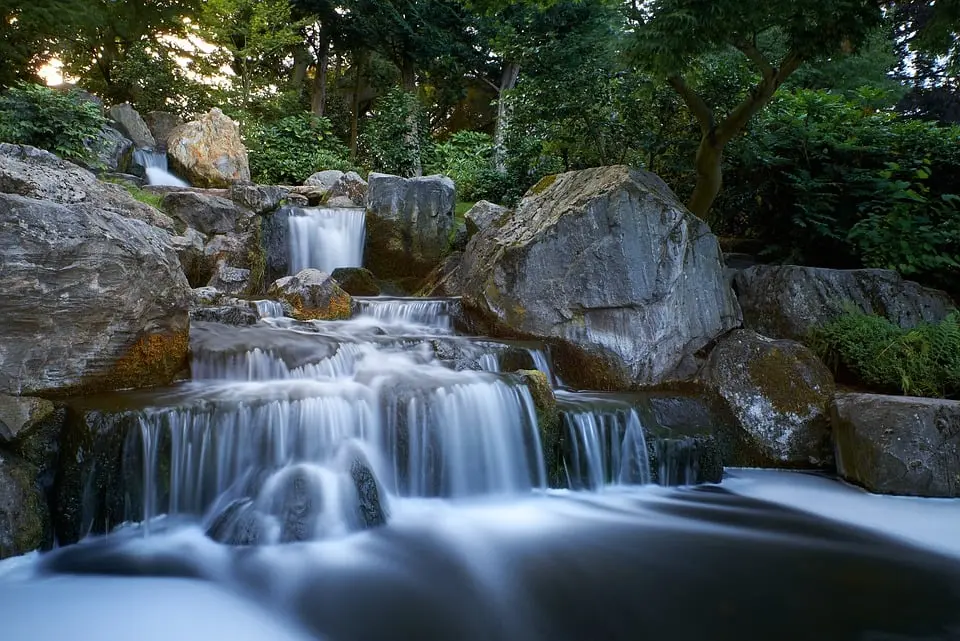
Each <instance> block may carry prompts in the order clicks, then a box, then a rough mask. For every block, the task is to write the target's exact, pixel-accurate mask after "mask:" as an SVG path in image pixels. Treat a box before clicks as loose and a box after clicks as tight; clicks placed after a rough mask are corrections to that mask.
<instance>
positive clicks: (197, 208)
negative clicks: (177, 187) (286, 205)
mask: <svg viewBox="0 0 960 641" xmlns="http://www.w3.org/2000/svg"><path fill="white" fill-rule="evenodd" d="M163 209H164V210H165V211H166V212H168V213H169V214H170V215H171V216H173V217H174V218H176V219H178V220H180V221H182V222H183V223H184V224H186V225H187V226H188V227H192V228H194V229H196V230H197V231H199V232H200V233H202V234H226V233H230V232H233V231H235V230H236V229H237V224H238V222H240V220H241V219H245V218H250V217H251V216H252V215H253V214H252V213H251V212H250V211H248V210H245V209H242V208H240V207H239V206H237V205H236V204H235V203H234V202H233V201H232V200H227V199H226V198H220V197H219V196H211V195H208V194H201V193H197V192H193V191H172V192H170V193H168V194H167V195H166V196H164V197H163Z"/></svg>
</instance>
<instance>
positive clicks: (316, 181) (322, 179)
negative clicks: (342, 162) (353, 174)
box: [303, 169, 343, 190]
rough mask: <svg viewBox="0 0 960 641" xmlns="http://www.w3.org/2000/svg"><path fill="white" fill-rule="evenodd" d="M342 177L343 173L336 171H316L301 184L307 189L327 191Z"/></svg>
mask: <svg viewBox="0 0 960 641" xmlns="http://www.w3.org/2000/svg"><path fill="white" fill-rule="evenodd" d="M342 177H343V172H342V171H338V170H336V169H328V170H326V171H318V172H317V173H315V174H313V175H312V176H310V177H309V178H307V179H306V180H304V181H303V184H304V185H306V186H307V187H320V188H321V189H325V190H329V189H330V188H331V187H333V186H334V185H335V184H336V182H337V181H338V180H340V179H341V178H342Z"/></svg>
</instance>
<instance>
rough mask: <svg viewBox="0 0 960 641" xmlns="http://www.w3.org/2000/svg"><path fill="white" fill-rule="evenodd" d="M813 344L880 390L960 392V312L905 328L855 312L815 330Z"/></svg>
mask: <svg viewBox="0 0 960 641" xmlns="http://www.w3.org/2000/svg"><path fill="white" fill-rule="evenodd" d="M810 343H811V346H812V347H813V348H814V350H815V351H816V352H818V354H819V355H820V357H821V358H822V359H823V360H824V362H826V363H827V364H828V365H830V366H831V367H832V368H833V369H834V370H835V371H836V372H837V373H838V374H839V375H840V376H841V377H843V376H852V377H853V378H854V379H855V381H856V382H859V383H863V384H865V385H867V386H868V387H870V388H873V389H877V390H878V391H882V392H899V393H902V394H908V395H911V396H934V397H945V398H958V397H960V312H953V313H952V314H950V315H949V316H948V317H947V318H946V319H945V320H943V321H942V322H940V323H937V324H925V325H920V326H918V327H916V328H914V329H909V330H905V329H901V328H900V327H899V326H898V325H895V324H893V323H891V322H890V321H888V320H887V319H886V318H883V317H880V316H872V315H868V314H863V313H861V312H853V311H850V312H847V313H846V314H844V315H843V316H841V317H839V318H838V319H837V320H835V321H833V322H831V323H828V324H827V325H825V326H823V327H821V328H818V329H817V330H814V332H813V333H812V335H811V337H810Z"/></svg>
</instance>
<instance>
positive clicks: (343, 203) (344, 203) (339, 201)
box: [325, 196, 357, 209]
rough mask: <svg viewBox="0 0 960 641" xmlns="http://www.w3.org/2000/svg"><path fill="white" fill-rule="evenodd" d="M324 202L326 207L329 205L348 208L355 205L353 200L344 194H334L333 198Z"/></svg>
mask: <svg viewBox="0 0 960 641" xmlns="http://www.w3.org/2000/svg"><path fill="white" fill-rule="evenodd" d="M325 204H326V206H327V207H330V208H331V209H348V208H354V207H356V206H357V204H356V203H355V202H353V201H352V200H350V199H349V198H347V197H346V196H336V197H335V198H331V199H330V200H328V201H327V202H326V203H325Z"/></svg>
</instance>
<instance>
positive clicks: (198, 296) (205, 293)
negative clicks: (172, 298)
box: [193, 287, 223, 305]
mask: <svg viewBox="0 0 960 641" xmlns="http://www.w3.org/2000/svg"><path fill="white" fill-rule="evenodd" d="M193 297H194V300H195V301H196V302H197V304H199V305H216V304H217V303H218V302H219V301H220V300H221V299H222V298H223V292H221V291H220V290H219V289H217V288H216V287H196V288H194V290H193Z"/></svg>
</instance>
